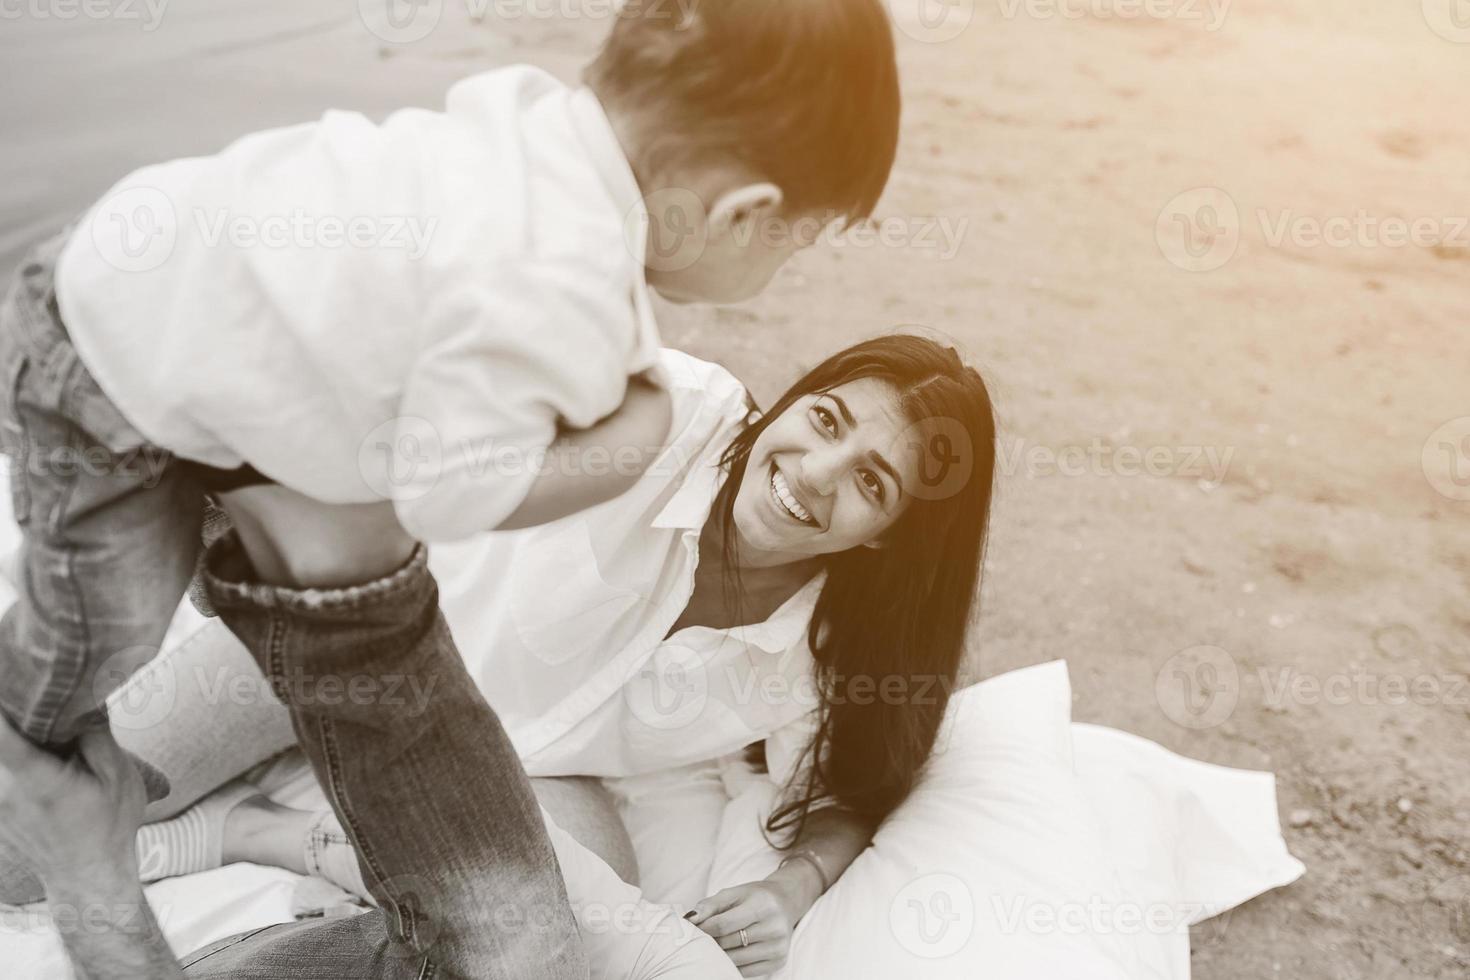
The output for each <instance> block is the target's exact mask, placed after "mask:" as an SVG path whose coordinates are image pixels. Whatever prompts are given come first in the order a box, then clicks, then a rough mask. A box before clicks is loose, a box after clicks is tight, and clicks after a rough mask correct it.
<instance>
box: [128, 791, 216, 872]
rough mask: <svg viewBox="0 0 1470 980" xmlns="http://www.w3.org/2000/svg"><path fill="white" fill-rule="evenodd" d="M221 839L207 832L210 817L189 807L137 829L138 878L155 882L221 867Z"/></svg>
mask: <svg viewBox="0 0 1470 980" xmlns="http://www.w3.org/2000/svg"><path fill="white" fill-rule="evenodd" d="M222 845H223V842H222V840H221V839H220V837H219V836H212V835H211V834H210V833H209V820H208V818H207V817H206V816H205V815H204V811H203V810H201V809H200V808H199V807H197V806H196V807H190V808H189V809H188V810H185V811H184V812H183V813H181V814H180V815H179V816H177V817H174V818H173V819H172V820H164V821H161V822H160V823H150V824H146V825H145V826H142V827H139V828H138V877H140V878H141V879H142V880H144V881H157V880H158V879H160V878H172V877H174V876H175V875H187V874H193V873H194V872H196V871H208V870H209V869H211V868H217V867H219V866H220V860H221V851H222Z"/></svg>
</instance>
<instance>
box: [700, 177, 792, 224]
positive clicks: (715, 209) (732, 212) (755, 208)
mask: <svg viewBox="0 0 1470 980" xmlns="http://www.w3.org/2000/svg"><path fill="white" fill-rule="evenodd" d="M784 199H785V196H784V195H783V194H782V193H781V188H779V187H777V186H776V185H775V184H772V183H770V182H769V181H762V182H760V183H757V184H743V185H741V186H739V187H736V188H733V189H731V190H728V191H726V192H725V193H723V194H721V195H720V196H719V197H718V198H716V199H715V202H714V203H713V204H711V205H710V208H709V218H708V227H709V231H710V234H712V235H718V234H722V233H726V232H731V231H733V230H735V229H743V228H744V226H746V225H748V224H749V223H750V222H752V221H754V220H755V219H756V218H757V217H759V216H760V215H761V214H762V213H763V212H765V213H769V212H773V211H775V210H776V209H778V208H780V207H781V202H782V201H783V200H784Z"/></svg>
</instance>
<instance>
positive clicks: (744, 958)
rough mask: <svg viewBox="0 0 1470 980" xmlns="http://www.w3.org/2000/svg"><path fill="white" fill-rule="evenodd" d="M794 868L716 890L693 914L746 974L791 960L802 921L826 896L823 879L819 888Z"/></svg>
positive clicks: (759, 972) (758, 974) (692, 918)
mask: <svg viewBox="0 0 1470 980" xmlns="http://www.w3.org/2000/svg"><path fill="white" fill-rule="evenodd" d="M791 870H792V869H791V866H789V865H788V866H787V867H786V868H783V869H782V870H780V871H777V872H776V873H775V874H773V875H772V876H771V877H770V878H767V879H766V880H765V881H752V882H749V883H748V884H744V885H736V886H735V887H733V888H726V889H725V890H724V891H721V892H716V893H715V894H713V895H711V896H710V897H709V898H706V899H705V900H704V901H702V902H700V903H699V904H698V905H696V906H694V911H693V912H691V913H690V914H689V915H688V916H687V918H688V919H689V920H690V921H691V922H693V923H694V924H695V925H697V926H698V927H699V928H700V929H702V930H704V932H706V933H708V934H709V935H710V936H712V937H713V938H714V940H715V941H716V942H718V943H719V944H720V948H721V949H723V950H724V951H725V952H726V953H727V954H728V955H729V957H730V959H731V961H732V962H734V964H735V965H736V966H737V967H739V968H740V975H741V976H742V977H764V976H767V975H768V974H771V973H775V972H776V971H777V970H778V969H780V968H781V967H782V965H784V964H785V962H786V957H787V956H788V955H789V954H790V952H791V935H792V933H793V932H795V931H796V923H797V922H799V921H801V917H802V916H803V915H805V914H806V912H807V910H808V909H810V908H811V907H812V905H813V903H815V902H816V900H817V899H818V898H820V897H821V885H820V884H818V885H817V886H816V887H815V889H813V887H812V885H811V883H810V881H808V880H807V879H806V878H804V877H801V876H798V875H796V874H790V873H788V872H790V871H791ZM814 891H815V894H813V892H814ZM742 929H744V930H745V935H744V937H743V939H744V943H742V937H741V934H740V931H741V930H742Z"/></svg>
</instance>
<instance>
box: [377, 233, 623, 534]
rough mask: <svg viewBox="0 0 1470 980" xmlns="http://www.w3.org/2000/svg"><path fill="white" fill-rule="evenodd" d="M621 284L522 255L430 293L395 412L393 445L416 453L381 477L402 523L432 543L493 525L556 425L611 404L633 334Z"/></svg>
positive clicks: (577, 421)
mask: <svg viewBox="0 0 1470 980" xmlns="http://www.w3.org/2000/svg"><path fill="white" fill-rule="evenodd" d="M630 289H631V284H622V283H616V282H610V281H608V279H607V278H604V277H599V276H598V275H597V273H596V271H595V270H592V269H578V268H576V266H575V264H574V263H570V262H567V263H561V264H559V265H558V264H553V263H530V262H528V263H524V264H521V265H518V266H517V267H515V268H513V269H509V270H506V272H505V273H504V274H503V275H501V276H500V277H497V280H496V281H495V282H493V283H490V284H486V285H474V286H468V287H466V286H461V287H459V288H458V289H457V290H456V291H455V292H454V293H453V294H452V295H448V296H445V297H443V298H442V299H441V301H440V302H439V303H438V304H437V305H436V309H435V310H434V311H433V315H432V316H431V317H430V327H429V329H430V331H431V335H430V339H429V341H428V342H427V343H426V345H425V346H424V348H423V351H422V353H421V354H420V356H419V360H418V362H417V363H416V364H415V365H414V367H413V369H412V371H411V373H410V376H409V380H408V383H407V386H406V388H405V392H404V397H403V400H402V402H401V405H400V410H399V415H398V418H397V419H396V420H395V424H396V427H397V428H396V432H395V438H394V444H395V445H397V446H400V447H402V448H401V450H400V451H401V452H403V453H407V454H412V455H413V457H414V459H413V462H414V463H415V465H412V466H408V467H400V470H399V474H398V477H397V478H396V479H395V480H393V481H392V485H391V486H390V487H389V492H390V495H391V497H392V499H393V502H394V509H395V511H396V512H397V515H398V520H399V522H400V523H401V524H402V525H403V527H404V529H405V530H407V531H408V532H409V533H410V534H412V535H413V536H414V537H415V538H418V539H419V540H420V541H426V542H436V541H453V540H459V539H462V538H465V537H468V536H469V535H471V534H475V533H478V532H480V531H487V530H492V529H494V528H495V527H497V526H498V525H499V524H500V523H501V522H503V521H504V520H505V519H506V518H507V517H509V516H510V515H511V514H512V513H513V512H514V511H515V509H516V508H517V507H518V506H520V504H521V502H522V501H523V500H524V499H525V497H526V494H527V493H528V492H529V491H530V488H531V484H532V482H533V481H534V480H535V479H536V476H537V475H538V473H539V470H540V467H541V466H542V465H543V463H544V455H545V453H544V451H545V449H546V448H547V447H548V446H549V445H550V444H551V443H552V441H553V440H554V439H555V438H556V433H557V426H558V425H559V424H562V423H564V424H566V425H567V426H570V427H572V428H586V427H588V426H590V425H593V424H594V423H596V422H597V421H599V420H600V419H602V418H604V417H605V416H607V415H609V414H611V413H612V412H614V411H615V410H616V409H617V408H618V406H619V405H620V404H621V402H622V400H623V396H624V394H625V393H626V391H627V384H628V366H629V360H630V358H631V356H632V353H633V350H634V347H635V343H636V337H635V321H634V313H633V307H632V302H631V292H630ZM435 324H438V325H440V326H439V327H438V328H437V329H435V327H434V325H435Z"/></svg>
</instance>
